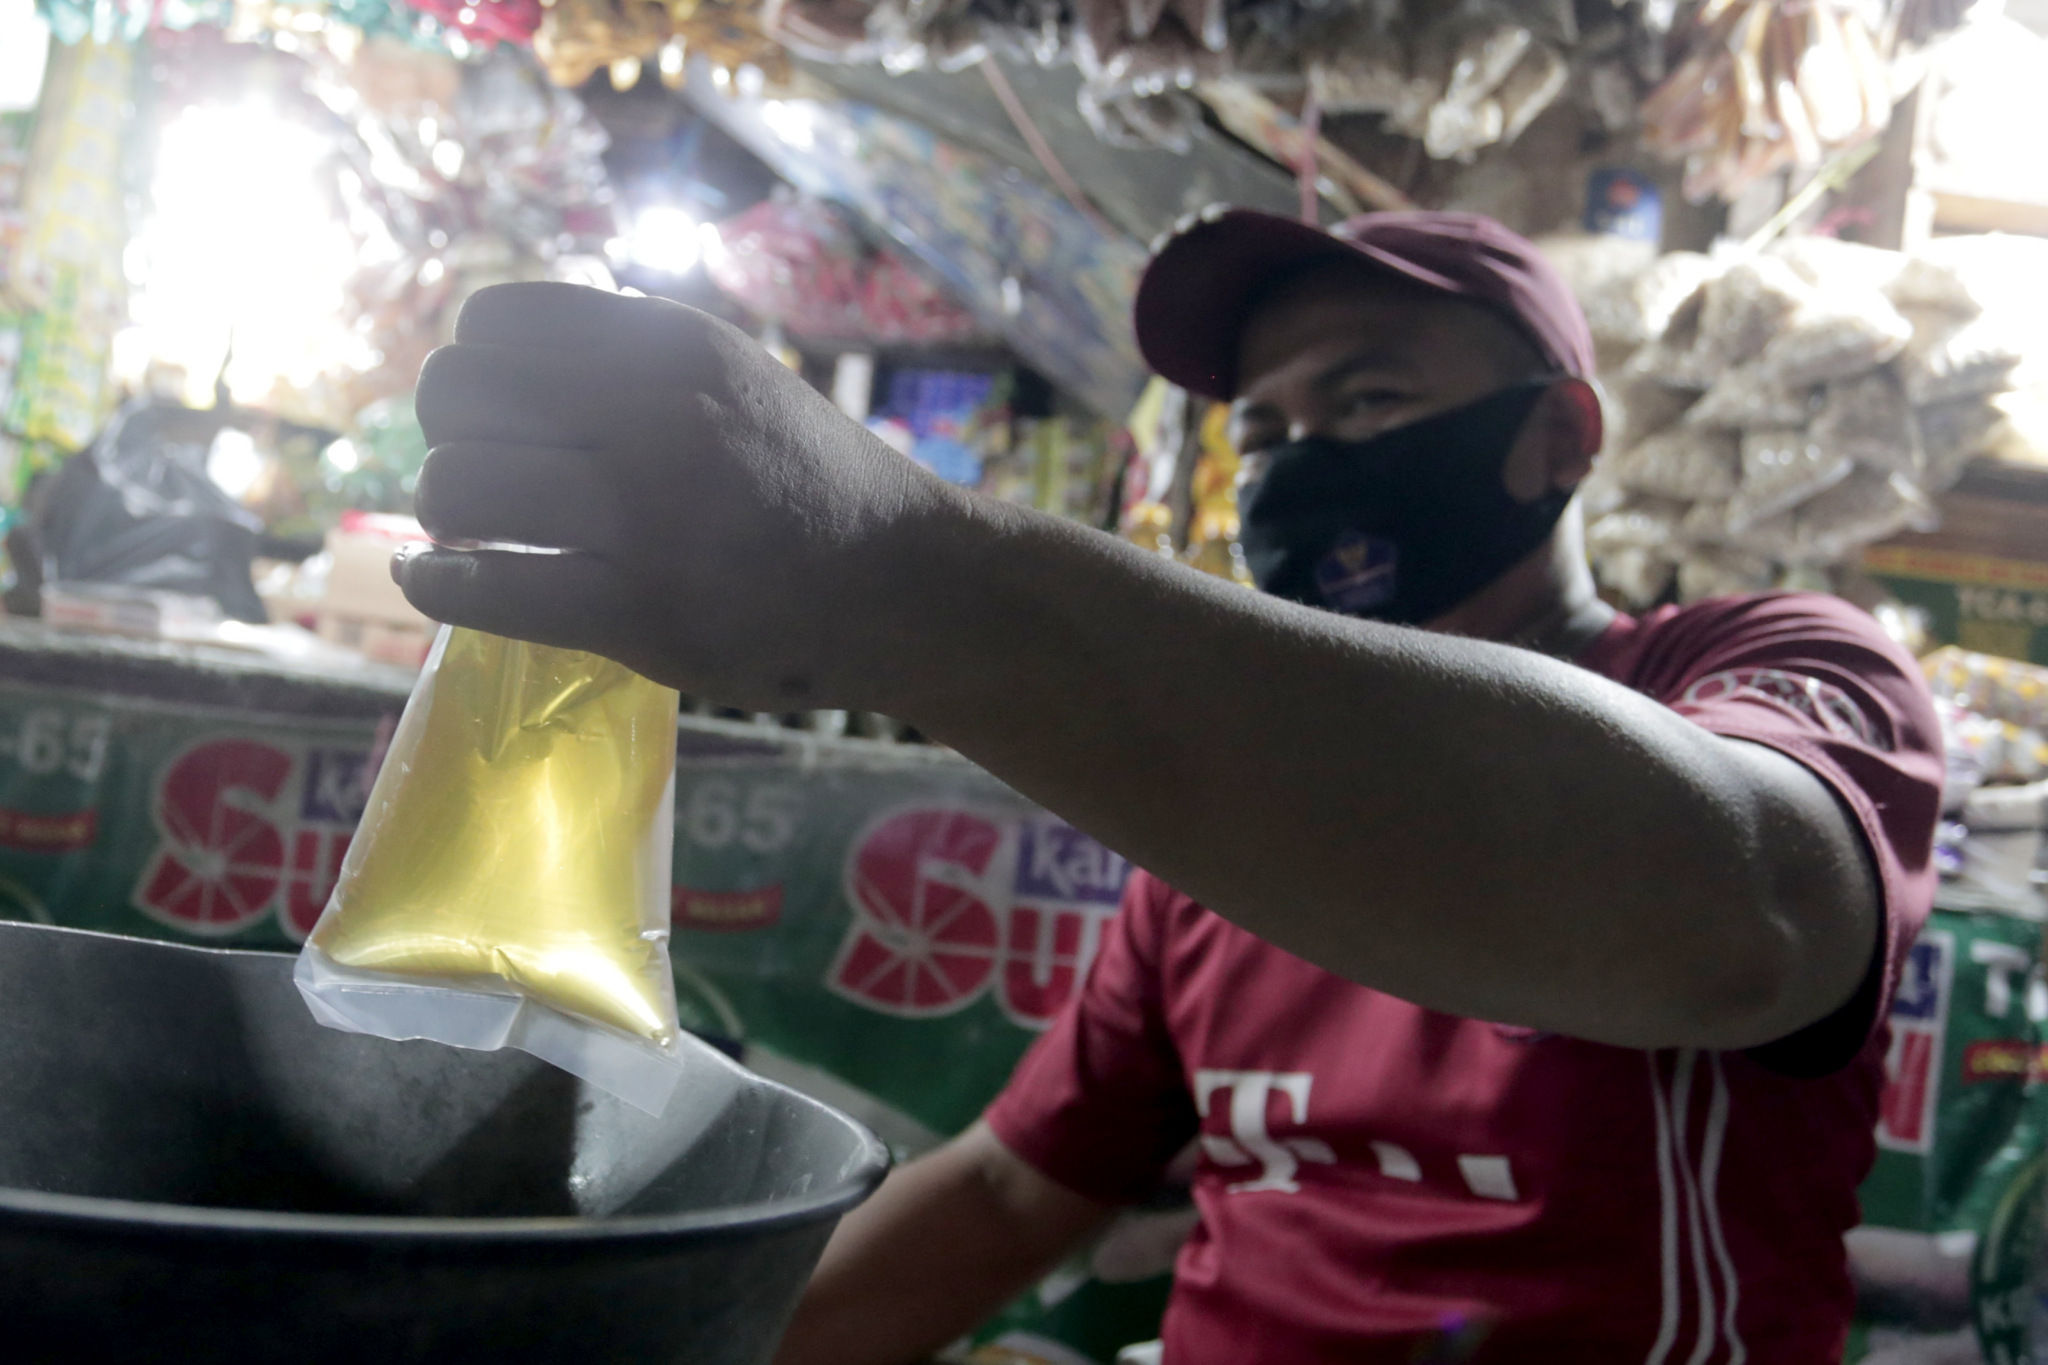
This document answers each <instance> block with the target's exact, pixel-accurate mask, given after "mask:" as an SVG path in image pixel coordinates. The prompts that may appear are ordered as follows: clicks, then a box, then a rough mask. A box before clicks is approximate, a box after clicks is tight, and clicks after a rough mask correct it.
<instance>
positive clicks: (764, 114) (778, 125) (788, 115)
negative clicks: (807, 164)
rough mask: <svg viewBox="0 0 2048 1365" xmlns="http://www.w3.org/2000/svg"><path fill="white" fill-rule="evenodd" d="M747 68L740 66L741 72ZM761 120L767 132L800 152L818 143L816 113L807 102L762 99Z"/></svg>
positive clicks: (810, 148)
mask: <svg viewBox="0 0 2048 1365" xmlns="http://www.w3.org/2000/svg"><path fill="white" fill-rule="evenodd" d="M749 69H750V68H747V67H741V68H740V70H741V72H742V74H744V73H745V72H746V71H747V70H749ZM761 122H763V123H765V124H767V125H768V131H769V132H771V133H773V134H775V136H776V137H778V138H780V139H782V140H783V141H784V142H786V143H788V144H789V145H790V146H792V147H794V148H795V149H796V150H798V151H800V152H808V151H811V150H812V149H814V148H815V147H816V146H817V145H818V120H817V115H816V114H815V113H813V112H812V110H811V107H810V106H809V105H808V104H799V103H798V102H797V101H795V100H764V101H763V102H762V104H761Z"/></svg>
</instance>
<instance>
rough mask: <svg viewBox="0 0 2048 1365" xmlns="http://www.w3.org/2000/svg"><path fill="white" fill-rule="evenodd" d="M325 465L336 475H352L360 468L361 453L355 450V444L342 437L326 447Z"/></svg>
mask: <svg viewBox="0 0 2048 1365" xmlns="http://www.w3.org/2000/svg"><path fill="white" fill-rule="evenodd" d="M325 459H326V461H327V465H328V467H329V468H330V469H332V470H333V471H334V472H335V473H337V474H353V473H355V472H356V470H358V469H360V468H362V464H363V452H362V451H360V450H358V449H356V443H355V442H354V441H351V440H349V438H348V437H346V436H344V437H342V438H341V439H340V440H338V441H336V442H334V443H333V444H332V445H330V446H328V447H327V450H326V452H325Z"/></svg>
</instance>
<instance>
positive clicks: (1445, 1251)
mask: <svg viewBox="0 0 2048 1365" xmlns="http://www.w3.org/2000/svg"><path fill="white" fill-rule="evenodd" d="M1580 662H1581V663H1582V664H1583V665H1584V666H1585V667H1587V668H1589V669H1592V670H1593V671H1595V672H1598V673H1601V674H1603V675H1605V676H1607V677H1609V678H1612V679H1615V680H1617V681H1619V682H1622V683H1625V684H1627V685H1628V686H1630V687H1632V688H1634V689H1636V690H1638V691H1640V692H1643V693H1645V694H1647V695H1649V696H1651V697H1654V698H1656V699H1658V700H1660V701H1662V702H1663V703H1665V704H1666V705H1668V706H1670V707H1671V708H1672V709H1673V710H1674V711H1677V712H1678V713H1679V714H1681V715H1683V716H1686V717H1687V718H1689V719H1691V720H1692V721H1694V722H1695V723H1697V724H1699V725H1702V726H1704V727H1706V728H1707V729H1709V730H1711V731H1713V732H1715V733H1717V734H1721V735H1727V736H1731V737H1735V738H1740V739H1744V740H1750V741H1754V742H1756V743H1760V744H1765V745H1768V746H1770V747H1771V748H1774V749H1777V750H1779V751H1781V752H1783V753H1785V754H1788V755H1790V756H1791V757H1792V758H1794V759H1796V760H1798V761H1799V762H1801V763H1803V764H1804V765H1806V766H1807V767H1808V768H1809V769H1811V770H1812V771H1813V772H1814V773H1815V774H1817V775H1818V776H1819V777H1820V778H1821V779H1822V780H1823V781H1825V782H1826V783H1827V784H1828V785H1829V786H1830V787H1831V788H1833V789H1834V791H1835V793H1836V795H1837V796H1838V797H1839V798H1840V799H1841V802H1842V805H1843V807H1844V809H1846V810H1848V811H1850V812H1852V813H1853V815H1854V817H1855V820H1856V822H1857V824H1858V825H1859V826H1860V827H1861V829H1862V831H1863V834H1864V837H1865V839H1866V841H1867V843H1868V845H1869V851H1870V856H1871V860H1872V863H1873V865H1874V867H1875V868H1876V869H1877V872H1878V874H1879V880H1880V882H1881V885H1882V888H1883V897H1884V907H1883V910H1884V927H1883V931H1882V938H1881V950H1880V951H1879V952H1878V953H1877V954H1875V955H1874V958H1873V962H1872V966H1871V970H1870V972H1869V974H1868V976H1867V977H1866V979H1865V982H1864V985H1863V987H1862V988H1861V989H1860V990H1859V991H1858V993H1857V995H1856V997H1855V998H1854V999H1853V1000H1852V1001H1851V1002H1850V1003H1849V1004H1848V1005H1847V1006H1845V1007H1844V1008H1843V1009H1842V1010H1840V1011H1838V1012H1837V1013H1836V1014H1835V1015H1833V1016H1831V1017H1830V1018H1828V1019H1824V1020H1822V1021H1820V1022H1819V1023H1817V1024H1814V1025H1813V1026H1811V1027H1809V1028H1807V1029H1805V1030H1803V1031H1802V1032H1801V1033H1799V1034H1798V1035H1796V1036H1794V1037H1792V1038H1789V1039H1785V1040H1782V1041H1780V1042H1778V1043H1774V1044H1771V1045H1769V1046H1767V1047H1764V1048H1759V1049H1756V1050H1754V1051H1750V1052H1732V1053H1715V1052H1701V1051H1694V1050H1690V1049H1671V1050H1663V1051H1656V1052H1645V1051H1639V1050H1634V1049H1629V1048H1620V1047H1610V1046H1607V1045H1604V1044H1599V1043H1590V1042H1584V1041H1581V1040H1578V1039H1574V1038H1566V1037H1559V1036H1546V1035H1538V1034H1536V1033H1534V1032H1532V1031H1530V1030H1526V1029H1516V1028H1509V1027H1506V1026H1502V1025H1495V1024H1491V1023H1486V1022H1483V1021H1481V1020H1476V1019H1465V1018H1458V1017H1454V1016H1451V1015H1446V1014H1441V1013H1437V1012H1435V1011H1432V1010H1427V1009H1422V1008H1420V1007H1418V1006H1415V1005H1411V1004H1409V1003H1407V1002H1406V1001H1403V1000H1398V999H1395V998H1394V997H1392V996H1389V995H1384V994H1381V993H1380V992H1378V991H1373V990H1368V989H1366V988H1364V987H1361V986H1357V985H1354V984H1352V983H1350V982H1347V981H1344V980H1342V979H1340V978H1338V977H1336V976H1333V975H1331V974H1329V973H1327V972H1324V971H1322V970H1320V969H1319V968H1316V967H1312V966H1310V965H1309V964H1308V963H1306V962H1303V961H1301V960H1300V959H1299V958H1296V957H1293V956H1291V955H1290V954H1288V953H1285V952H1282V951H1281V950H1280V949H1277V948H1274V947H1272V946H1270V945H1268V944H1266V943H1264V942H1263V941H1261V940H1259V939H1257V938H1255V937H1253V936H1252V935H1250V934H1248V933H1246V932H1244V931H1243V930H1241V929H1238V928H1237V927H1235V926H1234V925H1232V924H1229V923H1228V922H1226V921H1224V920H1223V919H1221V918H1219V917H1217V916H1216V915H1213V914H1211V913H1209V912H1208V911H1207V910H1204V909H1203V908H1202V907H1201V906H1199V905H1196V904H1194V903H1193V902H1192V901H1190V900H1189V899H1188V898H1187V897H1185V896H1182V895H1180V894H1178V893H1177V892H1175V891H1173V890H1172V889H1170V888H1168V887H1166V886H1164V885H1162V884H1161V883H1159V882H1157V881H1155V880H1153V879H1151V878H1149V877H1146V876H1144V875H1142V874H1140V875H1139V876H1137V877H1136V878H1134V879H1133V882H1132V884H1131V886H1130V887H1129V889H1128V891H1127V893H1126V896H1125V900H1124V905H1123V909H1122V911H1121V913H1120V914H1119V915H1118V917H1117V918H1116V920H1115V921H1113V922H1112V924H1111V926H1110V927H1109V929H1108V930H1107V931H1106V932H1105V937H1104V941H1103V945H1102V948H1101V951H1100V953H1099V955H1098V956H1097V958H1096V960H1095V963H1094V965H1093V967H1092V968H1091V971H1090V974H1089V977H1088V980H1087V983H1086V985H1085V987H1084V988H1083V990H1082V991H1081V992H1080V993H1079V994H1078V995H1077V996H1076V997H1075V999H1074V1000H1073V1001H1072V1003H1071V1004H1070V1005H1069V1007H1068V1009H1067V1010H1066V1011H1065V1013H1064V1014H1063V1015H1062V1016H1061V1017H1060V1018H1059V1020H1058V1021H1057V1022H1056V1023H1055V1024H1054V1025H1053V1027H1052V1028H1051V1029H1050V1030H1049V1031H1048V1032H1047V1033H1046V1034H1045V1036H1044V1037H1043V1038H1041V1039H1040V1040H1039V1042H1038V1043H1037V1044H1036V1046H1034V1047H1033V1049H1032V1050H1031V1052H1030V1053H1029V1054H1028V1055H1027V1056H1026V1057H1025V1058H1024V1060H1023V1061H1022V1062H1021V1063H1020V1064H1019V1067H1018V1070H1017V1073H1016V1075H1015V1076H1014V1077H1013V1078H1012V1080H1011V1082H1010V1085H1009V1087H1008V1088H1007V1089H1006V1090H1005V1091H1004V1093H1003V1094H1002V1095H1001V1096H1000V1097H998V1099H997V1100H996V1102H995V1104H994V1105H993V1106H992V1107H991V1108H990V1110H989V1112H988V1120H989V1123H990V1124H991V1126H992V1127H993V1128H994V1130H995V1132H996V1134H997V1135H998V1136H999V1137H1000V1138H1001V1139H1002V1141H1003V1142H1004V1143H1005V1144H1006V1145H1007V1146H1008V1147H1009V1148H1010V1149H1011V1150H1012V1151H1014V1152H1015V1153H1017V1155H1019V1156H1020V1157H1022V1158H1023V1159H1024V1160H1025V1161H1027V1162H1029V1163H1030V1164H1031V1165H1033V1166H1034V1167H1036V1168H1037V1169H1039V1170H1040V1171H1042V1172H1044V1173H1045V1174H1046V1175H1048V1176H1050V1177H1051V1178H1052V1179H1054V1180H1056V1181H1058V1182H1060V1183H1061V1184H1063V1185H1066V1186H1068V1187H1069V1188H1071V1189H1074V1190H1077V1191H1079V1192H1080V1193H1082V1194H1085V1195H1089V1196H1091V1197H1093V1198H1095V1199H1098V1200H1102V1201H1105V1202H1109V1203H1124V1202H1129V1201H1133V1200H1136V1199H1139V1198H1142V1197H1144V1196H1145V1195H1146V1194H1148V1193H1149V1192H1151V1191H1152V1190H1153V1189H1154V1188H1155V1187H1156V1185H1157V1184H1158V1182H1159V1180H1160V1176H1161V1173H1162V1171H1163V1170H1164V1168H1165V1167H1166V1165H1167V1164H1168V1163H1169V1162H1170V1161H1171V1160H1172V1158H1173V1157H1174V1156H1175V1155H1176V1154H1177V1153H1178V1152H1180V1151H1181V1150H1182V1149H1183V1148H1184V1147H1185V1146H1186V1145H1187V1144H1188V1143H1189V1142H1190V1141H1191V1140H1194V1141H1197V1142H1198V1143H1199V1147H1200V1153H1201V1161H1200V1164H1199V1167H1198V1168H1197V1172H1196V1175H1195V1178H1194V1188H1193V1195H1194V1200H1195V1204H1196V1207H1197V1209H1198V1210H1199V1212H1200V1215H1201V1219H1200V1223H1199V1225H1198V1227H1197V1228H1196V1230H1195V1232H1194V1233H1193V1234H1192V1235H1191V1236H1190V1238H1189V1240H1188V1242H1187V1244H1186V1246H1185V1247H1184V1248H1183V1249H1182V1252H1181V1254H1180V1258H1179V1262H1178V1265H1177V1268H1176V1278H1175V1287H1174V1294H1173V1299H1172V1302H1171V1305H1170V1306H1169V1308H1168V1310H1167V1314H1166V1321H1165V1325H1164V1337H1165V1342H1166V1361H1167V1365H1208V1363H1209V1362H1215V1365H1223V1363H1224V1362H1229V1365H1259V1363H1261V1362H1272V1363H1274V1365H1280V1363H1281V1362H1285V1363H1286V1365H1309V1363H1315V1365H1321V1363H1322V1362H1329V1365H1336V1363H1337V1362H1344V1365H1368V1363H1371V1362H1381V1361H1386V1362H1408V1361H1411V1360H1417V1359H1439V1358H1440V1359H1456V1358H1469V1359H1473V1360H1485V1361H1514V1362H1531V1361H1559V1362H1582V1361H1583V1362H1603V1363H1604V1362H1611V1361H1628V1362H1634V1361H1642V1362H1646V1365H1709V1363H1710V1362H1728V1363H1729V1365H1741V1362H1748V1363H1749V1365H1814V1363H1815V1362H1822V1361H1830V1360H1835V1359H1838V1358H1839V1356H1840V1353H1841V1350H1842V1347H1843V1342H1844V1337H1845V1334H1846V1332H1847V1327H1848V1322H1849V1315H1850V1309H1851V1302H1852V1293H1851V1288H1850V1282H1849V1275H1848V1270H1847V1266H1846V1262H1845V1258H1844V1253H1843V1249H1842V1234H1843V1233H1844V1232H1845V1231H1846V1230H1847V1229H1849V1228H1850V1227H1853V1226H1854V1225H1855V1224H1856V1222H1857V1221H1858V1218H1857V1207H1856V1187H1857V1185H1858V1184H1859V1183H1860V1182H1861V1181H1862V1179H1863V1177H1864V1175H1865V1174H1866V1173H1867V1172H1868V1170H1869V1168H1870V1165H1871V1162H1872V1160H1873V1158H1874V1156H1875V1145H1874V1138H1873V1129H1874V1125H1875V1122H1876V1118H1877V1103H1878V1093H1879V1090H1880V1087H1881V1084H1882V1081H1883V1074H1884V1062H1885V1042H1884V1037H1885V1030H1884V1028H1883V1025H1882V1020H1883V1018H1884V1016H1885V1012H1886V1008H1887V1005H1888V1001H1889V996H1890V992H1891V989H1892V987H1893V984H1894V983H1895V981H1896V980H1897V975H1898V970H1899V967H1900V964H1901V962H1902V959H1903V955H1904V951H1905V949H1906V947H1907V946H1908V945H1910V943H1911V941H1912V939H1913V937H1914V935H1915V934H1916V933H1917V931H1918V930H1919V928H1920V925H1921V924H1922V922H1923V921H1924V920H1925V918H1926V915H1927V911H1928V908H1929V903H1930V900H1931V898H1932V893H1933V885H1934V875H1933V871H1932V867H1931V857H1930V847H1931V844H1932V841H1933V834H1934V827H1935V822H1936V818H1937V815H1938V812H1939V807H1940V793H1941V781H1942V761H1941V745H1940V739H1939V735H1938V731H1937V728H1936V722H1935V719H1934V715H1933V709H1932V706H1931V705H1930V703H1929V701H1928V698H1927V692H1926V688H1925V686H1924V684H1923V683H1922V681H1921V678H1920V674H1919V670H1918V669H1917V668H1916V667H1915V666H1914V663H1913V660H1912V659H1911V658H1910V657H1909V656H1908V655H1906V654H1905V653H1904V652H1903V651H1901V650H1899V649H1898V648H1897V647H1895V646H1894V645H1892V644H1891V643H1890V642H1889V641H1888V640H1887V639H1885V637H1884V636H1883V635H1882V634H1881V633H1880V632H1879V631H1878V629H1877V628H1876V626H1875V624H1874V623H1873V622H1872V621H1871V620H1870V619H1869V618H1868V617H1867V616H1865V615H1864V614H1863V613H1861V612H1859V611H1857V610H1856V609H1855V608H1853V607H1851V606H1849V605H1848V604H1846V603H1844V602H1841V601H1838V600H1836V599H1834V598H1828V597H1820V596H1812V595H1775V596H1766V597H1756V598H1741V599H1726V600H1721V601H1714V602H1707V603H1701V604H1697V605H1694V606H1690V607H1685V608H1671V609H1666V610H1662V611H1659V612H1657V613H1655V614H1653V615H1651V616H1648V617H1646V618H1643V619H1641V620H1634V619H1627V618H1624V619H1622V620H1620V621H1618V622H1617V623H1616V624H1615V626H1614V627H1613V628H1612V629H1611V630H1610V631H1608V632H1607V633H1606V635H1604V636H1603V637H1602V638H1601V639H1600V640H1599V641H1598V642H1596V644H1595V645H1594V646H1593V647H1592V648H1591V649H1590V650H1589V651H1588V653H1587V654H1586V655H1585V657H1583V658H1582V659H1581V660H1580ZM1587 837H1588V838H1589V839H1597V838H1598V837H1599V832H1598V831H1597V830H1589V831H1588V832H1587ZM1461 1330H1464V1331H1468V1332H1469V1333H1470V1334H1472V1335H1477V1336H1479V1337H1480V1341H1481V1344H1480V1345H1479V1347H1478V1349H1477V1352H1476V1354H1474V1355H1472V1356H1470V1357H1465V1356H1462V1355H1458V1354H1447V1355H1442V1356H1430V1355H1423V1354H1418V1350H1419V1349H1420V1348H1422V1345H1423V1343H1426V1342H1439V1343H1441V1342H1442V1341H1443V1339H1444V1334H1446V1333H1453V1334H1455V1333H1458V1332H1460V1331H1461Z"/></svg>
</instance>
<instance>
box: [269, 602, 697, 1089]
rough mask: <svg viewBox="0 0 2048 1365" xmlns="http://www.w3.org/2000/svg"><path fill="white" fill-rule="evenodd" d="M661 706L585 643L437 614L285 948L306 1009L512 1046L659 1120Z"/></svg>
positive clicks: (663, 1002)
mask: <svg viewBox="0 0 2048 1365" xmlns="http://www.w3.org/2000/svg"><path fill="white" fill-rule="evenodd" d="M676 701H677V699H676V694H675V693H674V692H673V691H671V690H670V689H668V688H665V687H661V686H659V685H657V684H655V683H652V682H649V681H648V680H647V679H645V678H642V677H640V676H639V675H638V674H635V673H633V672H632V671H631V670H629V669H627V668H626V667H624V666H623V665H621V664H616V663H613V662H611V661H610V660H606V659H601V658H598V657H597V656H595V655H591V654H583V653H579V652H576V651H574V650H564V649H552V648H549V647H546V646H542V645H529V644H522V643H518V642H516V641H512V640H505V639H500V638H498V637H496V636H492V635H484V634H480V633H478V632H476V631H471V630H460V629H449V628H446V627H444V628H443V629H442V631H441V633H440V635H439V636H438V638H437V639H436V640H435V642H434V649H433V653H432V654H431V655H429V656H428V659H427V664H426V668H425V670H424V671H423V672H422V673H421V675H420V680H419V683H418V684H417V686H415V688H414V689H413V695H412V698H411V700H410V701H408V702H407V703H406V708H405V714H404V716H403V717H402V718H401V719H400V721H399V724H398V729H397V732H396V733H395V734H394V736H393V737H392V741H391V747H390V751H389V753H388V754H387V756H386V758H385V761H384V765H383V768H382V769H381V770H380V771H379V773H378V774H377V780H376V783H375V785H374V786H373V787H372V789H371V792H370V798H369V803H368V806H367V808H366V809H365V811H364V813H363V819H362V823H361V825H360V826H359V827H358V829H357V833H356V837H355V840H354V842H353V843H352V844H351V845H350V846H349V851H348V854H347V856H346V858H345V859H344V860H343V862H342V866H341V872H340V875H339V878H338V879H337V881H336V884H335V888H334V893H333V895H332V897H331V898H330V899H329V900H328V903H327V908H326V910H325V911H324V912H323V913H322V914H321V916H320V920H319V923H318V924H316V925H315V926H314V928H313V932H312V935H311V936H310V937H309V938H308V939H307V941H306V946H305V949H304V950H303V951H302V952H301V954H300V956H299V962H298V969H297V979H298V983H299V989H300V990H301V992H302V993H303V994H304V995H305V997H306V1001H307V1004H308V1005H309V1006H310V1007H311V1009H312V1011H313V1015H314V1017H315V1018H316V1019H318V1020H319V1021H320V1022H321V1023H323V1024H326V1025H328V1026H329V1027H332V1028H339V1029H344V1030H347V1031H350V1032H355V1033H368V1034H374V1035H376V1036H378V1037H384V1038H394V1039H404V1038H431V1039H434V1040H436V1041H439V1042H443V1043H449V1044H453V1045H454V1046H457V1047H469V1048H478V1049H482V1050H493V1049H496V1048H501V1047H516V1048H519V1049H521V1050H523V1051H526V1052H530V1053H532V1054H533V1055H534V1056H536V1057H539V1058H541V1059H542V1060H544V1061H548V1062H551V1063H553V1064H554V1065H556V1066H559V1067H561V1068H563V1069H564V1070H566V1071H570V1072H573V1073H575V1074H576V1075H578V1076H580V1077H582V1078H583V1079H584V1080H586V1081H588V1082H590V1083H591V1084H593V1085H596V1086H599V1087H601V1088H603V1089H605V1090H608V1091H610V1092H612V1093H613V1094H615V1095H617V1096H619V1097H620V1098H621V1099H623V1100H625V1101H627V1102H628V1103H631V1104H634V1105H636V1106H638V1107H640V1108H642V1109H645V1110H647V1111H649V1112H650V1113H657V1114H658V1113H660V1112H661V1110H662V1108H663V1107H664V1106H665V1105H666V1104H667V1102H668V1098H669V1095H670V1093H671V1091H672V1090H673V1088H674V1086H675V1083H676V1080H677V1078H678V1076H679V1075H680V1071H679V1063H678V1043H677V1036H678V1027H677V1020H676V1002H675V981H674V978H673V976H672V975H671V974H670V967H669V960H668V925H669V906H668V886H669V876H670V870H671V862H670V859H671V850H672V846H673V841H674V837H675V821H674V805H675V723H676Z"/></svg>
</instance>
